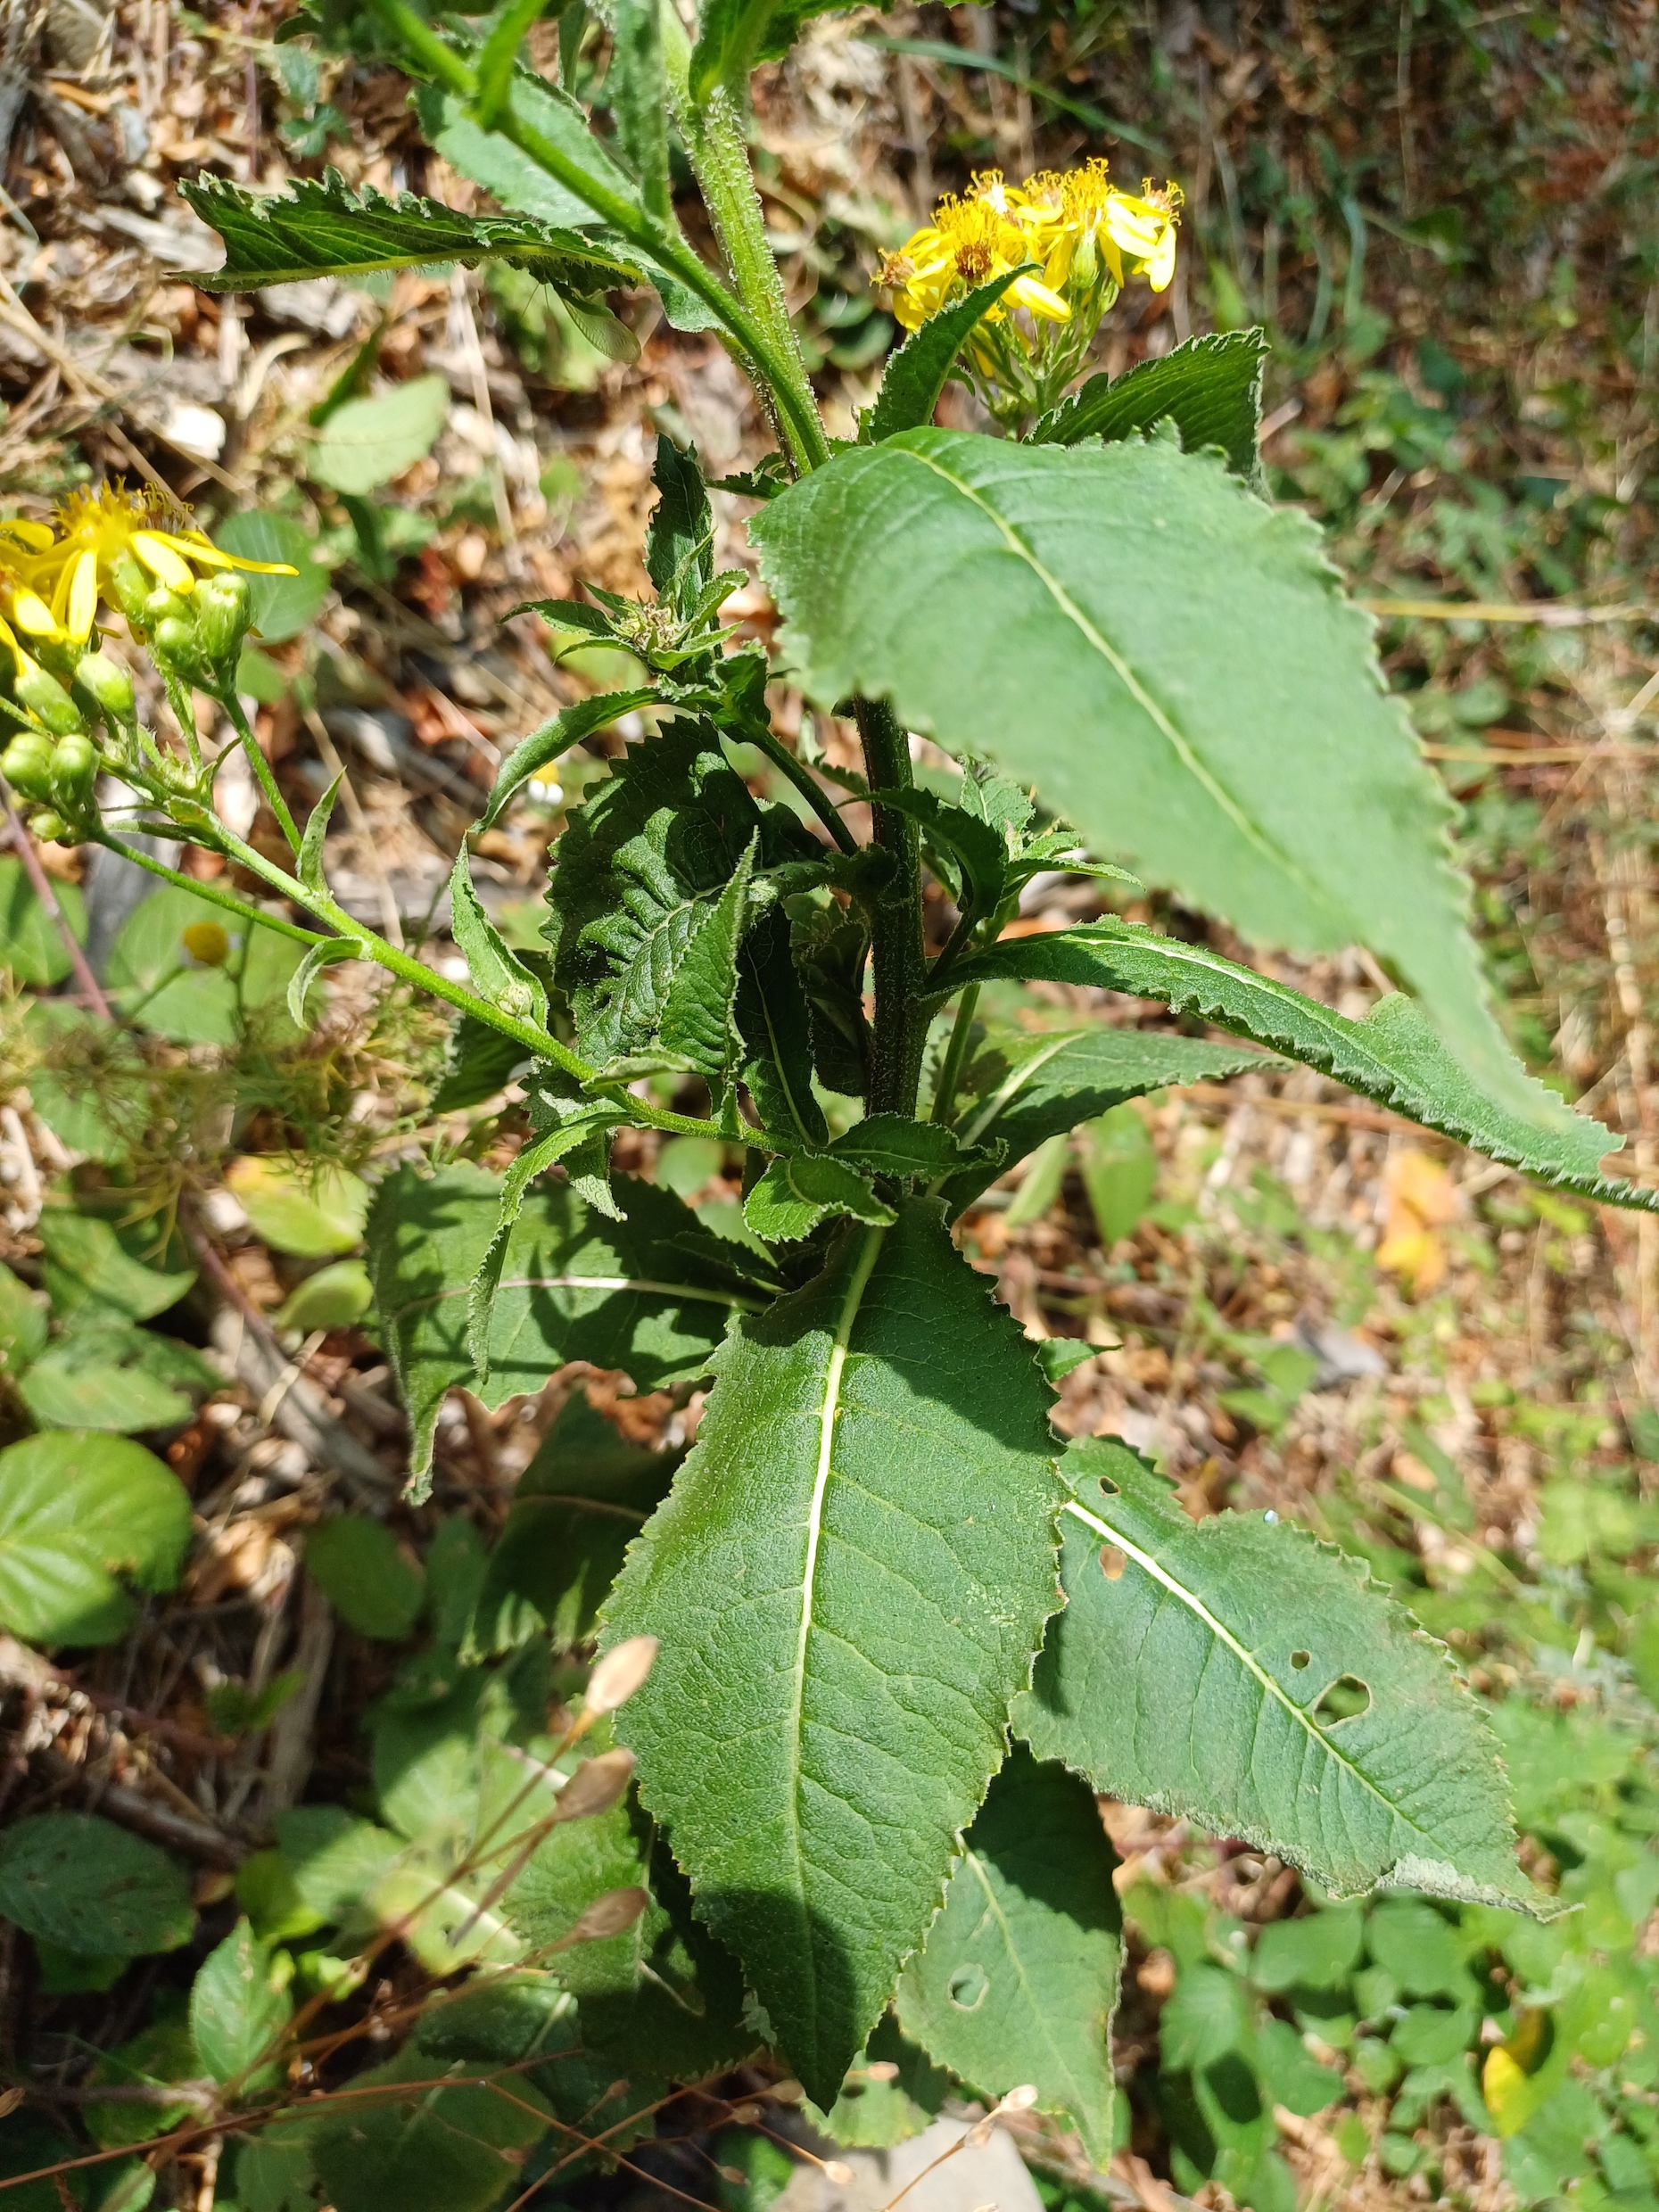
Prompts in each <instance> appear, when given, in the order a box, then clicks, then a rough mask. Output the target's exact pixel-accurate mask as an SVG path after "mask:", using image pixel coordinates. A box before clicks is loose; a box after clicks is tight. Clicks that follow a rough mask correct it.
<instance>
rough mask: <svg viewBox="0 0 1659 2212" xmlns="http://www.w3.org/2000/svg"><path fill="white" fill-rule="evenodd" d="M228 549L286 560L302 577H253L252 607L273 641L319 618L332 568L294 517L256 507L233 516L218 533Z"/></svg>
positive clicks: (247, 557)
mask: <svg viewBox="0 0 1659 2212" xmlns="http://www.w3.org/2000/svg"><path fill="white" fill-rule="evenodd" d="M214 538H215V541H216V542H217V543H218V544H219V545H220V546H221V547H222V548H223V549H224V550H225V551H226V552H227V553H235V554H237V555H239V556H240V557H241V558H242V559H243V560H244V561H286V562H287V563H288V564H289V565H290V566H291V567H293V568H297V569H298V570H299V572H300V573H299V574H298V575H297V576H250V577H249V579H248V597H249V605H250V607H251V609H252V615H253V627H254V629H255V630H256V631H258V632H259V634H260V637H261V638H263V639H264V640H265V642H266V644H267V645H280V644H281V643H282V641H283V640H284V639H285V638H297V637H298V636H299V634H300V632H301V631H302V630H309V629H310V626H311V624H312V623H314V622H315V621H316V620H317V616H318V611H319V610H320V608H321V607H322V604H323V601H324V600H325V599H326V598H327V597H328V585H329V572H328V569H327V567H326V565H325V564H324V563H323V562H322V561H319V560H318V558H317V556H316V548H315V541H314V540H313V538H312V536H311V532H310V531H309V530H307V529H306V528H305V526H304V525H303V524H301V523H297V522H296V521H295V520H294V519H293V516H292V515H262V514H260V513H259V512H258V511H257V510H256V509H250V510H249V511H247V512H245V513H243V514H241V515H231V516H227V519H226V520H225V521H224V522H223V523H221V524H219V528H218V530H217V531H216V532H214Z"/></svg>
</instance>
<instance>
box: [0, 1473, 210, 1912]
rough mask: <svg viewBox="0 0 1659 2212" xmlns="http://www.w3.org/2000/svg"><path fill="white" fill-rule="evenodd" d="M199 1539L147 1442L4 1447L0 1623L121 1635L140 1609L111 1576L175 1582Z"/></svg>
mask: <svg viewBox="0 0 1659 2212" xmlns="http://www.w3.org/2000/svg"><path fill="white" fill-rule="evenodd" d="M189 1540H190V1499H189V1496H188V1494H187V1492H186V1490H185V1487H184V1485H183V1483H182V1482H179V1480H178V1478H177V1475H174V1474H172V1473H169V1471H168V1469H167V1468H166V1467H164V1466H163V1465H161V1461H160V1460H159V1459H157V1458H156V1457H155V1456H154V1454H153V1453H152V1452H147V1451H145V1450H144V1447H143V1446H142V1445H141V1444H134V1443H131V1442H129V1441H128V1439H127V1438H125V1437H119V1436H99V1435H93V1434H87V1433H84V1432H79V1431H76V1430H60V1431H57V1432H54V1433H53V1434H51V1435H48V1436H30V1437H26V1438H25V1439H24V1440H23V1441H22V1442H21V1444H12V1445H10V1446H9V1447H8V1448H7V1449H5V1450H4V1452H0V1627H4V1628H6V1629H10V1630H12V1631H13V1633H15V1634H17V1635H21V1636H26V1637H28V1638H30V1639H31V1640H32V1641H34V1642H36V1643H42V1644H102V1643H110V1642H112V1641H113V1640H114V1639H115V1638H117V1637H118V1636H120V1635H121V1634H122V1632H123V1631H124V1630H125V1628H126V1626H127V1622H128V1618H129V1612H130V1609H129V1607H128V1603H127V1600H126V1599H125V1598H124V1597H122V1596H121V1593H120V1590H119V1589H117V1587H116V1584H115V1582H114V1581H113V1580H112V1579H111V1578H112V1577H113V1576H114V1575H116V1574H118V1573H119V1574H124V1575H126V1576H128V1577H129V1578H130V1579H131V1580H132V1581H136V1583H137V1584H138V1585H139V1587H140V1589H171V1588H172V1586H173V1584H174V1583H175V1582H176V1581H177V1579H178V1570H179V1566H180V1564H181V1563H182V1561H183V1559H184V1556H185V1548H186V1545H187V1544H188V1542H189ZM62 1941H63V1942H64V1944H65V1945H66V1947H67V1948H69V1949H70V1950H82V1951H85V1950H89V1949H90V1950H101V1949H103V1950H107V1949H109V1948H111V1946H110V1945H107V1944H94V1943H90V1942H85V1941H83V1942H77V1941H76V1939H75V1936H73V1935H70V1936H66V1937H64V1938H62Z"/></svg>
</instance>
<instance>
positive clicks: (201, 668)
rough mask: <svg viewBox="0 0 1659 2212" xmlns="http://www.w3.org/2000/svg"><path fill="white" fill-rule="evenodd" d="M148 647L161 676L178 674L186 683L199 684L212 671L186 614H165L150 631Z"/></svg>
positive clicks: (193, 626) (193, 624)
mask: <svg viewBox="0 0 1659 2212" xmlns="http://www.w3.org/2000/svg"><path fill="white" fill-rule="evenodd" d="M150 650H151V651H152V652H153V654H154V656H155V664H156V666H157V667H158V668H159V669H161V673H163V675H169V676H179V677H182V678H183V679H184V681H186V683H201V682H203V681H206V680H207V679H208V678H209V677H210V675H211V673H212V671H211V668H210V664H209V663H208V661H207V659H206V657H205V656H204V655H203V653H202V647H201V643H200V640H198V639H197V636H196V626H195V623H194V622H193V621H192V620H191V619H190V617H189V616H188V615H164V616H163V617H162V619H161V621H160V622H159V623H157V624H156V625H155V628H154V629H153V631H151V633H150Z"/></svg>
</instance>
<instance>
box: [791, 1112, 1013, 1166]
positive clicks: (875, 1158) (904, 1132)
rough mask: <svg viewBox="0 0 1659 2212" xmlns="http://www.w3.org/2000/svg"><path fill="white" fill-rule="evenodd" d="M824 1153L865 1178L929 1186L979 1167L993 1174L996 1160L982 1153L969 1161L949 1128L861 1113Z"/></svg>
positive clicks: (995, 1156)
mask: <svg viewBox="0 0 1659 2212" xmlns="http://www.w3.org/2000/svg"><path fill="white" fill-rule="evenodd" d="M829 1150H830V1151H831V1152H832V1153H833V1154H834V1155H835V1157H836V1159H838V1160H849V1161H850V1162H851V1163H852V1165H853V1166H854V1167H855V1168H863V1170H864V1172H865V1174H866V1175H877V1176H898V1177H901V1178H902V1177H904V1176H920V1177H921V1178H922V1179H923V1180H925V1181H927V1182H929V1183H932V1182H937V1180H938V1178H939V1177H940V1176H947V1175H950V1174H951V1173H952V1172H953V1170H955V1169H958V1168H978V1167H980V1166H983V1167H985V1168H986V1170H987V1171H988V1172H989V1173H990V1174H993V1175H995V1173H996V1172H997V1167H998V1160H999V1157H1000V1155H998V1154H997V1153H995V1152H986V1153H984V1154H983V1155H981V1156H980V1157H979V1158H978V1159H975V1158H974V1156H973V1155H972V1154H971V1153H970V1152H969V1151H966V1150H965V1149H964V1147H963V1145H962V1140H961V1139H960V1138H959V1137H958V1136H956V1135H954V1134H953V1132H952V1131H951V1130H949V1129H944V1128H941V1127H939V1125H938V1123H937V1121H912V1120H911V1119H910V1118H909V1117H908V1116H907V1115H904V1114H869V1115H866V1117H865V1118H864V1119H863V1121H855V1122H854V1124H853V1127H851V1128H850V1129H848V1130H846V1131H845V1132H844V1133H843V1134H842V1135H840V1136H838V1137H837V1138H836V1140H835V1142H834V1143H833V1144H831V1146H830V1147H829Z"/></svg>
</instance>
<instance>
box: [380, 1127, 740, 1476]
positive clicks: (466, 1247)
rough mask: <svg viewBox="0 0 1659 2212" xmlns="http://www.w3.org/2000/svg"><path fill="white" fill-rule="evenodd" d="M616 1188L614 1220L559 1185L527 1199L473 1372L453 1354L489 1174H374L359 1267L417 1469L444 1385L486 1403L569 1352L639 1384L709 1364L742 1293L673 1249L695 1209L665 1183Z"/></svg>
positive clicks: (426, 1455)
mask: <svg viewBox="0 0 1659 2212" xmlns="http://www.w3.org/2000/svg"><path fill="white" fill-rule="evenodd" d="M615 1187H616V1194H617V1199H618V1201H619V1203H620V1205H621V1208H622V1212H623V1218H622V1219H621V1220H618V1221H607V1220H605V1219H603V1218H602V1217H600V1216H598V1215H597V1214H596V1213H595V1212H593V1211H592V1209H590V1208H589V1207H587V1206H585V1205H584V1204H583V1203H582V1201H581V1200H580V1199H579V1198H577V1197H576V1195H575V1193H574V1192H573V1191H571V1190H570V1189H568V1188H557V1187H552V1186H549V1185H543V1186H542V1187H541V1188H540V1189H538V1190H535V1191H533V1192H532V1193H528V1194H527V1195H526V1197H525V1199H524V1207H523V1209H522V1211H521V1212H520V1214H519V1217H518V1218H517V1220H516V1222H515V1223H514V1225H513V1228H512V1231H511V1234H510V1235H509V1237H508V1243H507V1250H506V1253H505V1255H504V1259H503V1265H502V1272H501V1279H500V1282H499V1286H498V1289H497V1292H496V1299H495V1308H494V1312H493V1314H492V1316H491V1326H490V1375H489V1380H488V1382H485V1381H484V1380H483V1378H482V1377H480V1376H479V1375H478V1374H477V1373H476V1371H475V1367H474V1365H473V1361H472V1358H471V1355H470V1353H469V1351H468V1349H467V1341H466V1333H467V1332H466V1324H467V1298H468V1294H469V1292H470V1291H471V1288H472V1283H473V1279H474V1277H475V1275H477V1273H478V1270H479V1268H480V1267H481V1266H482V1265H483V1257H484V1254H485V1252H486V1250H488V1248H489V1244H490V1240H491V1236H492V1235H493V1234H494V1232H495V1225H496V1217H497V1215H498V1213H499V1209H500V1194H501V1184H500V1178H499V1176H491V1175H486V1174H485V1173H484V1172H483V1170H482V1169H480V1168H470V1167H456V1168H446V1169H445V1170H444V1171H443V1172H442V1174H439V1175H435V1176H424V1175H422V1174H420V1173H419V1172H418V1171H417V1169H415V1168H409V1167H404V1168H398V1169H397V1170H396V1171H395V1173H393V1174H392V1175H390V1176H386V1177H385V1178H384V1181H383V1182H382V1183H381V1184H380V1185H379V1187H378V1189H377V1190H376V1194H375V1202H374V1205H373V1207H372V1208H371V1209H370V1212H369V1218H368V1231H367V1262H368V1272H369V1275H370V1278H371V1280H372V1281H373V1283H374V1285H375V1302H376V1310H377V1312H378V1314H379V1316H380V1324H381V1327H382V1329H383V1330H384V1341H385V1345H386V1350H387V1354H388V1356H389V1358H391V1361H392V1369H393V1372H394V1373H395V1374H396V1376H397V1379H398V1386H399V1389H400V1392H401V1395H402V1398H403V1402H404V1405H405V1407H407V1409H408V1412H409V1427H410V1430H411V1432H412V1445H411V1450H410V1465H411V1468H412V1470H413V1473H414V1474H415V1476H416V1478H417V1480H418V1479H419V1478H420V1477H422V1476H424V1475H425V1473H427V1471H428V1470H429V1469H430V1467H431V1465H432V1434H433V1424H435V1422H436V1420H437V1417H438V1407H440V1405H441V1404H442V1401H443V1397H444V1393H445V1392H446V1391H449V1390H450V1389H451V1388H452V1387H453V1386H454V1385H455V1384H456V1383H458V1382H460V1383H465V1384H466V1387H467V1388H468V1389H469V1390H472V1391H476V1392H477V1393H478V1395H479V1396H480V1397H481V1398H482V1399H483V1402H484V1404H485V1405H486V1406H488V1407H492V1408H493V1407H497V1406H499V1405H502V1404H504V1403H505V1402H506V1400H507V1399H509V1398H512V1397H515V1396H516V1395H518V1394H519V1393H521V1392H523V1391H539V1390H540V1389H541V1386H542V1384H543V1383H544V1382H546V1381H547V1379H548V1377H549V1375H550V1374H552V1373H553V1371H554V1369H555V1368H556V1367H561V1366H565V1363H566V1362H567V1361H569V1360H573V1359H587V1360H591V1362H592V1363H593V1365H594V1366H597V1367H620V1368H623V1369H624V1370H625V1371H626V1373H627V1374H630V1375H631V1376H632V1378H633V1380H634V1382H635V1383H636V1384H637V1385H638V1386H639V1388H640V1390H642V1391H654V1390H659V1389H661V1387H662V1386H663V1385H664V1383H665V1382H677V1381H688V1380H691V1379H693V1378H695V1377H696V1376H697V1375H699V1374H706V1373H707V1371H708V1366H709V1363H710V1358H711V1356H712V1354H713V1352H714V1347H715V1346H716V1345H717V1344H718V1343H719V1342H720V1341H721V1338H722V1335H723V1334H724V1333H725V1327H726V1323H727V1321H728V1320H729V1318H730V1315H731V1313H732V1311H733V1310H734V1308H738V1307H739V1306H742V1305H744V1304H747V1303H749V1302H751V1301H749V1300H746V1299H745V1298H744V1296H743V1294H742V1293H741V1292H738V1291H735V1290H733V1289H732V1288H730V1285H729V1283H727V1282H724V1281H722V1280H721V1279H720V1278H718V1277H716V1276H714V1275H712V1273H711V1271H710V1270H709V1269H708V1268H707V1267H706V1266H705V1265H703V1264H702V1263H700V1262H699V1261H698V1260H697V1259H695V1258H694V1257H692V1256H691V1255H689V1254H688V1253H687V1252H685V1251H684V1250H681V1249H679V1248H678V1247H677V1244H676V1242H675V1240H676V1239H677V1238H679V1237H681V1236H682V1235H684V1234H688V1233H689V1232H690V1231H692V1230H694V1229H695V1227H696V1226H697V1217H696V1215H695V1214H694V1213H692V1211H691V1209H689V1207H688V1206H685V1205H683V1204H681V1201H680V1200H679V1199H677V1198H676V1197H675V1196H674V1194H673V1192H672V1191H665V1190H660V1189H658V1188H657V1187H656V1185H654V1184H648V1183H640V1182H638V1181H636V1180H634V1179H633V1178H632V1177H631V1176H618V1177H617V1179H616V1186H615Z"/></svg>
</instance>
